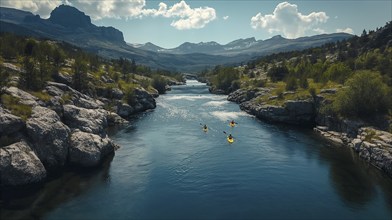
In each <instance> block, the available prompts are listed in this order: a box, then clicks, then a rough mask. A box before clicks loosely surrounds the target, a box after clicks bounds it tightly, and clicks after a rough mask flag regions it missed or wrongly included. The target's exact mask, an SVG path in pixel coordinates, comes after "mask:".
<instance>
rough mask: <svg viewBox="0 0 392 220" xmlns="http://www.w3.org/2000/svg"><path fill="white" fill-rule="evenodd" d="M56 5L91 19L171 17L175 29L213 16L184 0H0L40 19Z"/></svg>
mask: <svg viewBox="0 0 392 220" xmlns="http://www.w3.org/2000/svg"><path fill="white" fill-rule="evenodd" d="M60 4H67V5H71V6H74V7H76V8H77V9H79V10H80V11H83V12H84V13H85V14H87V15H89V16H90V17H91V18H92V19H93V20H99V19H102V18H126V19H128V18H142V17H146V16H154V17H156V16H162V17H165V18H173V19H174V20H173V22H172V23H171V26H173V27H175V28H177V29H179V30H184V29H197V28H203V27H205V25H206V24H208V23H209V22H211V21H213V20H215V19H216V12H215V9H214V8H210V7H200V8H191V7H190V6H189V5H188V4H187V3H186V2H185V1H181V2H179V3H176V4H174V5H173V6H171V7H168V6H167V5H166V4H165V3H163V2H161V3H159V8H158V9H147V8H145V6H146V0H1V1H0V5H1V6H4V7H10V8H17V9H22V10H26V11H30V12H33V13H35V14H39V15H41V16H42V17H44V18H47V17H48V16H49V15H50V12H51V11H52V10H53V9H54V8H55V7H57V6H59V5H60Z"/></svg>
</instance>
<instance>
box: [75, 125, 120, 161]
mask: <svg viewBox="0 0 392 220" xmlns="http://www.w3.org/2000/svg"><path fill="white" fill-rule="evenodd" d="M70 143H71V146H70V148H69V162H70V163H72V164H76V165H81V166H84V167H93V166H97V165H99V164H100V163H101V161H102V159H103V158H104V157H105V156H107V155H108V154H110V153H113V152H114V144H113V142H112V141H111V140H110V139H109V138H108V137H104V138H102V137H100V136H98V135H95V134H91V133H86V132H82V131H78V130H76V131H75V132H73V133H72V135H71V140H70Z"/></svg>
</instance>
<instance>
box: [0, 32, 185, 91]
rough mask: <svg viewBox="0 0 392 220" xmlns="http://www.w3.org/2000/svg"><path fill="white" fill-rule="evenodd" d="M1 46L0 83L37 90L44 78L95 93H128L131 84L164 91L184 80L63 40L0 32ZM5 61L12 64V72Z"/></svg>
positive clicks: (165, 72) (179, 76)
mask: <svg viewBox="0 0 392 220" xmlns="http://www.w3.org/2000/svg"><path fill="white" fill-rule="evenodd" d="M0 47H1V50H0V64H1V65H0V68H1V69H0V78H1V82H0V86H11V85H13V86H17V87H19V88H22V89H24V90H27V91H40V90H42V89H43V88H44V87H45V86H46V82H47V81H53V80H54V79H55V78H59V77H61V78H63V79H64V80H65V81H67V80H68V82H69V84H70V86H72V87H73V88H74V89H76V90H78V91H80V92H82V93H87V94H89V95H92V96H97V94H96V91H97V89H99V88H111V89H112V88H118V89H120V90H122V91H123V92H124V93H125V94H130V95H131V92H132V89H131V88H133V87H143V88H144V89H146V90H147V91H149V90H150V91H151V90H152V88H154V87H159V89H158V88H155V89H158V91H159V92H160V93H164V92H165V90H163V89H161V87H162V84H164V85H165V86H166V85H167V82H168V81H183V79H182V76H181V74H179V73H172V72H169V71H164V70H152V69H151V68H149V67H147V66H144V65H137V64H136V62H135V61H134V60H128V59H124V58H120V59H113V60H107V59H104V58H102V57H100V56H98V55H95V54H92V53H89V52H86V51H83V50H81V49H79V48H77V47H74V46H72V45H70V44H67V43H64V42H56V41H51V40H44V39H36V38H31V37H20V36H16V35H13V34H9V33H2V34H1V35H0ZM4 63H7V64H12V66H13V67H15V69H14V71H12V70H11V69H10V68H7V66H9V65H6V66H4V65H3V64H4ZM59 74H60V76H59ZM126 84H127V86H124V85H126ZM128 85H130V86H128Z"/></svg>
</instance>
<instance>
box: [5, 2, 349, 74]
mask: <svg viewBox="0 0 392 220" xmlns="http://www.w3.org/2000/svg"><path fill="white" fill-rule="evenodd" d="M0 32H12V33H16V34H20V35H26V36H34V37H42V38H49V39H54V40H59V41H65V42H68V43H71V44H74V45H76V46H78V47H81V48H83V49H85V50H88V51H91V52H94V53H97V54H98V55H101V56H103V57H107V58H119V57H124V58H128V59H134V60H135V61H136V62H137V63H141V64H144V65H148V66H150V67H152V68H160V69H169V70H175V71H186V72H196V71H200V70H201V69H204V68H206V67H207V68H208V67H213V66H215V65H225V64H239V63H241V62H246V61H248V60H250V59H252V58H254V57H259V56H263V55H268V54H271V53H277V52H284V51H292V50H301V49H306V48H309V47H316V46H320V45H322V44H325V43H328V42H335V41H340V40H343V39H347V38H350V37H352V35H350V34H345V33H335V34H323V35H316V36H311V37H302V38H297V39H286V38H283V37H281V36H279V35H278V36H275V37H272V38H270V39H267V40H258V41H257V40H256V39H255V38H247V39H239V40H235V41H232V42H230V43H228V44H226V45H221V44H218V43H216V42H213V41H212V42H206V43H204V42H201V43H197V44H195V43H189V42H186V43H183V44H181V45H180V46H178V47H176V48H172V49H165V48H162V47H159V46H157V45H154V44H152V43H146V44H142V45H136V44H130V43H126V42H125V41H124V37H123V33H122V32H121V31H119V30H117V29H115V28H113V27H97V26H95V25H94V24H92V23H91V19H90V17H89V16H87V15H85V14H84V13H83V12H81V11H79V10H78V9H76V8H74V7H71V6H66V5H60V6H59V7H57V8H55V9H54V10H53V11H52V13H51V15H50V17H49V18H48V19H42V18H40V16H39V15H34V14H32V13H30V12H26V11H21V10H17V9H12V8H4V7H0Z"/></svg>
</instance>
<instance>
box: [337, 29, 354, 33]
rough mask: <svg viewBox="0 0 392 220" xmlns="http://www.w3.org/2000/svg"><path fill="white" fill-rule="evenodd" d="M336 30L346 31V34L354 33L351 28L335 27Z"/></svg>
mask: <svg viewBox="0 0 392 220" xmlns="http://www.w3.org/2000/svg"><path fill="white" fill-rule="evenodd" d="M336 32H344V33H347V34H354V31H353V29H351V28H345V29H340V28H338V29H336Z"/></svg>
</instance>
